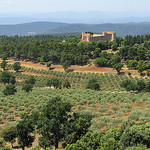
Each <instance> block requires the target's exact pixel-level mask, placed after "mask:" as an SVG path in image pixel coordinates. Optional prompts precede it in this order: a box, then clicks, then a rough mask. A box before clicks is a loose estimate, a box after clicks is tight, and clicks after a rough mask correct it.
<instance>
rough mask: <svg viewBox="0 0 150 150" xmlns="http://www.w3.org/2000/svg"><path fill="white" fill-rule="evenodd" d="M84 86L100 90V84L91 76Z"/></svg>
mask: <svg viewBox="0 0 150 150" xmlns="http://www.w3.org/2000/svg"><path fill="white" fill-rule="evenodd" d="M86 88H87V89H92V90H100V85H99V83H98V82H97V80H96V79H95V78H91V79H89V80H88V82H87V84H86Z"/></svg>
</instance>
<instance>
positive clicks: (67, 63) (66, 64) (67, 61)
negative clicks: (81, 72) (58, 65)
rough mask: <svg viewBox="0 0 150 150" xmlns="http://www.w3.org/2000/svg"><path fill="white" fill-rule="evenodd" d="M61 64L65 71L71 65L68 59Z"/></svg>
mask: <svg viewBox="0 0 150 150" xmlns="http://www.w3.org/2000/svg"><path fill="white" fill-rule="evenodd" d="M62 66H63V68H64V71H65V72H66V71H67V69H68V68H69V67H70V66H71V62H70V61H69V60H65V61H64V62H63V63H62Z"/></svg>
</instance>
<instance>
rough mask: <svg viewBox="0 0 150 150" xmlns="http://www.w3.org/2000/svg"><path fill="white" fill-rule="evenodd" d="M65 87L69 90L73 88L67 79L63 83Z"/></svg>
mask: <svg viewBox="0 0 150 150" xmlns="http://www.w3.org/2000/svg"><path fill="white" fill-rule="evenodd" d="M63 87H64V88H67V89H68V88H70V87H71V85H70V83H69V81H68V80H67V79H66V80H65V81H64V82H63Z"/></svg>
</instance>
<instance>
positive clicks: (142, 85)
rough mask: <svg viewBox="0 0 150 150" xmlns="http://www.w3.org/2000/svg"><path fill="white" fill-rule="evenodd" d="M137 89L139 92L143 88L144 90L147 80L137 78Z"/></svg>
mask: <svg viewBox="0 0 150 150" xmlns="http://www.w3.org/2000/svg"><path fill="white" fill-rule="evenodd" d="M136 84H137V90H138V92H141V91H142V90H144V89H145V86H146V85H145V81H144V80H142V79H139V80H137V83H136Z"/></svg>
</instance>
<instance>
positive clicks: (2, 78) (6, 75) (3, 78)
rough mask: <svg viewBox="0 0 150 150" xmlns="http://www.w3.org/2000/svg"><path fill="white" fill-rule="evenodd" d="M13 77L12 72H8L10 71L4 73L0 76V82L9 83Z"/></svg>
mask: <svg viewBox="0 0 150 150" xmlns="http://www.w3.org/2000/svg"><path fill="white" fill-rule="evenodd" d="M11 77H12V75H11V74H10V72H8V71H3V72H2V73H1V74H0V82H3V83H4V84H6V83H9V82H10V78H11Z"/></svg>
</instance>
